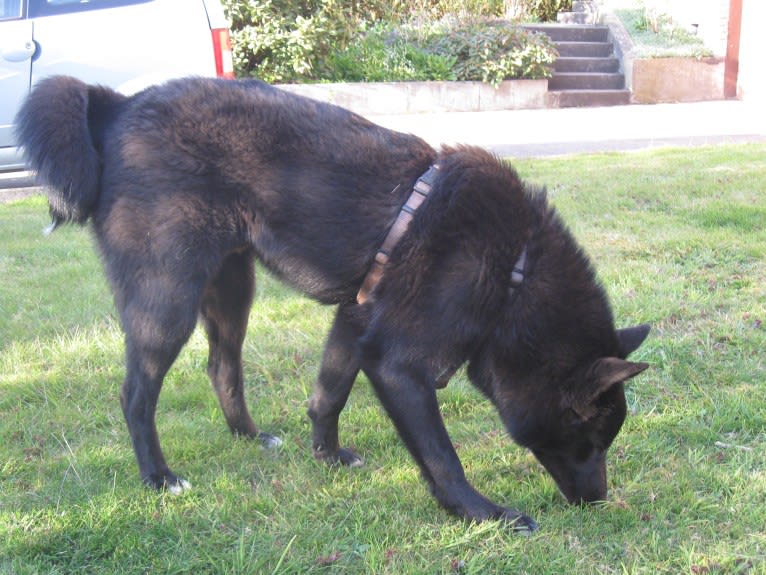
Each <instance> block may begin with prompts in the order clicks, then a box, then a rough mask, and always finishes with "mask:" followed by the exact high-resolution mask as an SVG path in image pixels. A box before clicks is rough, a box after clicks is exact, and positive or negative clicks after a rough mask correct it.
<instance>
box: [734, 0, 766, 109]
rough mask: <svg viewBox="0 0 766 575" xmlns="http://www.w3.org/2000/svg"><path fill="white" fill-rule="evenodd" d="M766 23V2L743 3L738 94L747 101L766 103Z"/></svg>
mask: <svg viewBox="0 0 766 575" xmlns="http://www.w3.org/2000/svg"><path fill="white" fill-rule="evenodd" d="M764 21H766V2H764V0H743V2H742V31H741V35H740V42H739V75H738V78H737V95H738V96H739V97H740V98H742V99H744V100H748V101H751V100H758V101H761V102H764V103H766V73H764V66H765V65H766V64H765V63H764V58H766V34H764V33H763V22H764Z"/></svg>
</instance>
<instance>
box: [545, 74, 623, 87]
mask: <svg viewBox="0 0 766 575" xmlns="http://www.w3.org/2000/svg"><path fill="white" fill-rule="evenodd" d="M624 87H625V76H624V75H623V74H601V73H592V74H581V73H569V72H564V73H559V72H556V73H554V74H553V76H552V77H551V78H549V79H548V89H549V90H620V89H622V88H624Z"/></svg>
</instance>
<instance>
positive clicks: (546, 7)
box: [526, 0, 572, 22]
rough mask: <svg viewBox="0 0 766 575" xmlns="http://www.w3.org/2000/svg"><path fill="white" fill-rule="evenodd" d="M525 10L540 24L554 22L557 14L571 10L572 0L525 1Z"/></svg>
mask: <svg viewBox="0 0 766 575" xmlns="http://www.w3.org/2000/svg"><path fill="white" fill-rule="evenodd" d="M526 9H527V11H528V12H529V13H530V14H531V15H532V16H533V17H534V18H536V19H537V20H540V21H541V22H555V21H556V15H557V14H558V13H559V12H566V11H569V10H571V9H572V0H527V8H526Z"/></svg>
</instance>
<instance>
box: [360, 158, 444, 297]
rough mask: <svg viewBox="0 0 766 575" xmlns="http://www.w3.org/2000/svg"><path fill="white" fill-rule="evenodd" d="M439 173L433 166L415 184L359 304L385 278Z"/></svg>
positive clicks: (392, 228) (361, 289) (366, 279)
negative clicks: (387, 269) (416, 213)
mask: <svg viewBox="0 0 766 575" xmlns="http://www.w3.org/2000/svg"><path fill="white" fill-rule="evenodd" d="M438 171H439V166H438V164H433V165H432V166H431V167H430V168H428V170H426V172H425V173H424V174H423V175H422V176H420V177H419V178H418V181H417V182H415V186H414V187H413V188H412V193H410V197H409V198H407V201H406V202H404V205H403V206H402V209H401V210H399V214H398V215H397V216H396V220H394V223H393V225H392V226H391V229H389V230H388V234H387V235H386V239H384V240H383V245H381V246H380V249H379V250H378V251H377V253H376V254H375V259H373V261H372V265H371V266H370V271H368V272H367V275H366V276H365V278H364V281H363V282H362V287H361V288H359V293H357V295H356V301H357V303H358V304H360V305H361V304H363V303H364V302H366V301H367V300H368V299H369V298H370V294H371V293H372V291H373V290H374V289H375V287H376V286H377V285H378V284H379V283H380V280H381V279H382V278H383V272H384V271H385V268H386V265H387V264H388V260H389V259H390V258H391V252H392V251H393V249H394V247H395V246H396V244H398V243H399V240H401V239H402V236H404V233H405V232H406V231H407V228H409V227H410V223H412V218H413V217H414V215H415V212H416V211H417V209H418V208H419V207H420V206H421V204H422V203H423V202H424V201H425V199H426V198H427V197H428V194H430V193H431V188H432V187H433V182H434V179H435V178H436V174H437V172H438Z"/></svg>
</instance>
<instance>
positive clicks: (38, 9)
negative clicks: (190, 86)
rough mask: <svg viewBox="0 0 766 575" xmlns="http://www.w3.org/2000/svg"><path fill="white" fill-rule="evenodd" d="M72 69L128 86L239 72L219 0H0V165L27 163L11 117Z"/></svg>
mask: <svg viewBox="0 0 766 575" xmlns="http://www.w3.org/2000/svg"><path fill="white" fill-rule="evenodd" d="M54 74H68V75H70V76H76V77H78V78H80V79H82V80H84V81H86V82H89V83H95V84H103V85H106V86H110V87H112V88H115V89H116V90H118V91H120V92H123V93H125V94H132V93H135V92H137V91H139V90H141V89H143V88H145V87H147V86H149V85H151V84H156V83H158V82H163V81H165V80H168V79H170V78H174V77H179V76H189V75H197V76H222V77H233V76H234V72H233V66H232V60H231V44H230V40H229V28H228V22H227V21H226V18H225V16H224V13H223V9H222V7H221V4H220V2H219V0H87V1H84V0H0V171H7V170H19V169H23V168H24V163H23V161H22V159H21V154H20V152H19V150H18V148H17V147H16V144H15V138H14V133H13V119H14V117H15V115H16V112H17V110H18V108H19V106H20V105H21V102H22V101H23V100H24V98H25V97H26V95H27V94H28V93H29V90H30V88H31V86H34V84H35V83H36V82H37V81H38V80H40V79H41V78H43V77H45V76H51V75H54Z"/></svg>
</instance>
